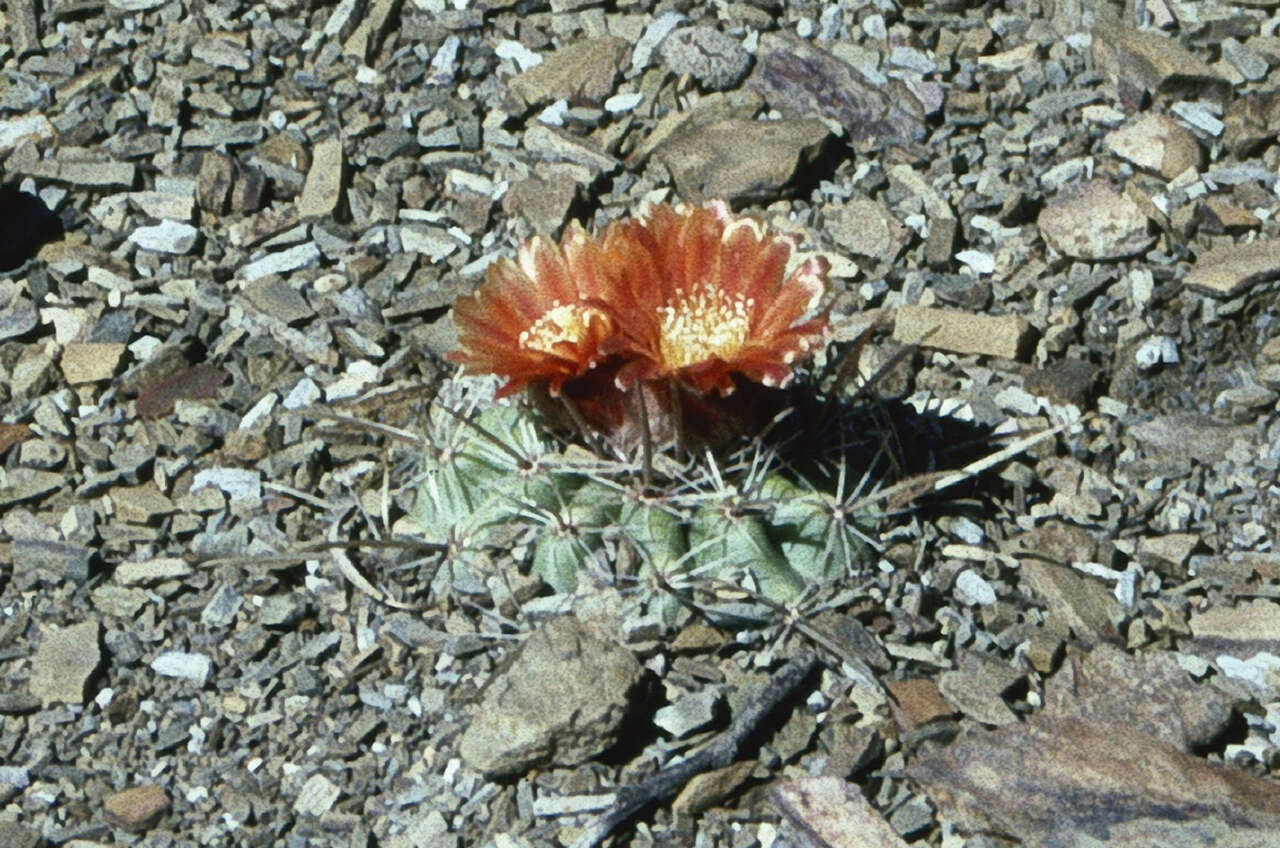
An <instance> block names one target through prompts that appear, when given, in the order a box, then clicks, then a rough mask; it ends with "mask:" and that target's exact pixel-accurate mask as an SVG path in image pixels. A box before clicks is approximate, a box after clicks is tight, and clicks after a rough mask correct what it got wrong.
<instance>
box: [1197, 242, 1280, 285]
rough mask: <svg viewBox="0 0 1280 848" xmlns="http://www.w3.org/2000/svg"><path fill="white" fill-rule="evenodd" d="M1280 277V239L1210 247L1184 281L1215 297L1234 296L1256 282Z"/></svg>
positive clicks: (1198, 259)
mask: <svg viewBox="0 0 1280 848" xmlns="http://www.w3.org/2000/svg"><path fill="white" fill-rule="evenodd" d="M1276 277H1280V240H1273V239H1259V240H1258V241H1252V242H1248V243H1246V244H1229V245H1223V246H1219V247H1214V248H1210V249H1209V250H1206V251H1205V252H1203V253H1201V254H1199V255H1198V256H1196V261H1195V264H1194V265H1193V266H1192V268H1191V270H1190V271H1189V272H1187V276H1186V277H1185V278H1184V279H1183V284H1184V285H1186V286H1187V287H1188V288H1191V289H1194V290H1196V291H1200V292H1204V293H1205V294H1208V295H1212V296H1214V297H1235V296H1236V295H1237V294H1239V293H1240V292H1241V291H1243V290H1244V289H1246V288H1248V287H1249V286H1252V285H1254V284H1256V283H1261V282H1264V281H1267V280H1273V279H1275V278H1276Z"/></svg>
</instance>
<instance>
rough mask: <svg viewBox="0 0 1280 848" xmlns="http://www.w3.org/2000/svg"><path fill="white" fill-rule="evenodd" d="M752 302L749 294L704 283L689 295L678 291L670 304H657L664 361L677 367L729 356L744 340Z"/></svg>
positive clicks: (749, 320)
mask: <svg viewBox="0 0 1280 848" xmlns="http://www.w3.org/2000/svg"><path fill="white" fill-rule="evenodd" d="M754 305H755V301H754V300H752V299H751V298H747V297H743V296H742V295H740V294H738V295H732V296H731V295H729V294H727V293H725V292H722V291H716V290H714V289H710V288H707V287H700V288H698V289H697V290H696V291H695V292H694V293H693V294H692V295H686V294H685V293H684V292H683V291H677V292H676V299H675V300H674V301H673V302H672V303H671V304H669V305H667V306H660V307H658V316H659V319H660V321H661V324H662V340H661V342H660V345H661V348H660V350H661V353H662V361H663V363H664V364H666V366H667V367H668V368H672V369H676V368H684V367H686V366H689V365H695V364H697V363H699V362H705V361H706V360H708V359H711V358H712V357H719V358H720V359H729V358H731V357H732V356H733V355H734V354H736V353H737V352H738V351H739V350H741V349H742V346H743V345H744V344H746V341H747V337H748V335H749V334H750V332H751V319H750V317H749V311H750V309H751V307H752V306H754Z"/></svg>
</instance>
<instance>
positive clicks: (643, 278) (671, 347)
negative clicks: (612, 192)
mask: <svg viewBox="0 0 1280 848" xmlns="http://www.w3.org/2000/svg"><path fill="white" fill-rule="evenodd" d="M606 236H607V237H606V239H605V243H604V251H605V256H606V258H607V262H608V265H609V270H610V272H611V275H612V276H614V278H615V279H614V280H613V281H612V286H613V292H612V295H611V297H610V298H609V301H608V305H609V308H610V312H611V313H612V317H613V320H614V323H615V326H616V329H617V335H616V336H614V337H613V338H611V339H610V340H609V341H608V342H607V343H606V350H607V351H608V352H610V353H615V354H618V355H619V356H621V357H622V358H623V359H624V361H626V364H625V365H624V366H623V367H622V369H621V370H620V371H619V373H618V385H619V387H620V388H623V389H629V388H631V387H633V386H634V385H635V384H636V383H637V382H641V381H649V380H667V379H674V380H675V381H677V382H678V383H679V384H681V385H683V386H684V387H686V388H688V389H690V390H692V391H694V392H695V393H697V394H699V395H704V396H705V395H708V394H710V393H712V392H718V393H719V394H720V395H722V396H724V395H728V394H730V393H731V392H733V390H734V388H735V379H736V378H739V377H741V378H746V379H748V380H752V381H755V382H758V383H763V384H764V385H766V386H771V387H781V386H785V385H786V384H787V383H788V382H790V380H791V378H792V376H793V372H792V364H793V363H794V362H795V361H796V360H797V359H799V358H800V357H802V356H804V355H806V354H808V353H810V352H811V351H813V350H814V349H816V348H817V347H818V346H820V345H821V344H822V343H823V341H824V340H825V338H826V334H827V331H828V323H827V320H826V318H825V317H822V316H817V317H811V316H813V315H814V311H815V309H816V308H817V306H818V301H819V300H820V299H821V297H822V295H823V292H824V290H825V281H826V272H827V265H826V262H825V261H824V260H822V259H818V258H812V259H809V260H806V261H805V262H803V263H801V264H800V265H799V266H798V267H797V268H796V269H795V270H794V271H792V272H791V274H787V273H786V267H787V260H788V259H789V258H790V256H791V251H792V249H793V248H794V243H793V242H792V240H791V239H790V238H788V237H786V236H782V235H777V234H772V233H770V232H768V231H767V230H766V229H765V228H764V227H763V226H762V225H761V224H760V223H759V222H757V221H755V220H754V219H751V218H746V217H736V216H734V215H733V213H732V212H731V211H730V210H729V207H728V206H727V205H726V204H725V203H723V202H719V201H716V202H712V203H710V204H708V205H707V206H704V207H688V206H679V207H674V208H673V207H671V206H668V205H665V204H664V205H660V206H655V207H654V208H653V209H651V210H650V211H649V213H648V214H647V215H646V216H644V217H643V218H640V219H633V220H629V221H626V222H623V223H622V224H620V225H618V227H617V229H616V231H614V232H609V233H607V234H606Z"/></svg>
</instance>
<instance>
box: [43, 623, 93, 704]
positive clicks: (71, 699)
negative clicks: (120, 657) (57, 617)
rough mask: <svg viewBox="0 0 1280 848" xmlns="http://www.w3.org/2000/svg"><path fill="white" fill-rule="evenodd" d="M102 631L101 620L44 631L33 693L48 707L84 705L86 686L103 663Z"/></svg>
mask: <svg viewBox="0 0 1280 848" xmlns="http://www.w3.org/2000/svg"><path fill="white" fill-rule="evenodd" d="M101 629H102V628H101V626H100V625H99V624H98V622H97V621H83V622H81V623H79V624H73V625H71V626H70V627H56V626H52V625H50V626H46V627H44V628H42V629H41V634H40V647H39V648H37V649H36V653H35V656H34V657H33V658H32V660H31V682H30V684H28V685H29V688H30V690H31V694H32V695H35V696H36V697H37V698H39V699H40V701H41V703H43V704H44V705H45V706H48V705H49V704H56V703H63V704H82V703H84V697H85V685H86V684H87V683H88V682H89V678H90V677H91V676H92V675H93V673H94V671H96V670H97V668H98V664H99V663H100V662H101V661H102V652H101V650H100V648H99V647H98V638H99V636H100V634H101Z"/></svg>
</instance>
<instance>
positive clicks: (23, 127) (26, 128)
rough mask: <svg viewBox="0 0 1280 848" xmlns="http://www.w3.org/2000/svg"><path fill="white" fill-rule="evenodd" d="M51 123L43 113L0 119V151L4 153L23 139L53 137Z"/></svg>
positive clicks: (35, 140)
mask: <svg viewBox="0 0 1280 848" xmlns="http://www.w3.org/2000/svg"><path fill="white" fill-rule="evenodd" d="M54 135H55V131H54V128H53V124H51V123H49V119H48V118H46V117H45V116H44V115H40V114H35V115H23V116H22V117H20V118H9V119H8V120H3V121H0V153H6V152H8V151H10V150H12V149H13V148H15V147H17V146H18V145H19V144H21V143H22V142H24V141H32V142H36V143H39V142H43V141H48V140H49V139H51V138H53V137H54Z"/></svg>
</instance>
